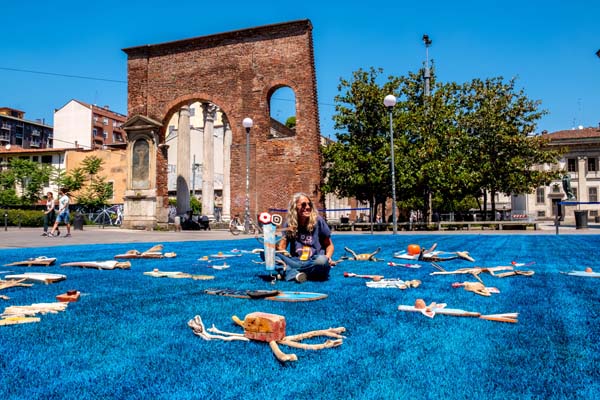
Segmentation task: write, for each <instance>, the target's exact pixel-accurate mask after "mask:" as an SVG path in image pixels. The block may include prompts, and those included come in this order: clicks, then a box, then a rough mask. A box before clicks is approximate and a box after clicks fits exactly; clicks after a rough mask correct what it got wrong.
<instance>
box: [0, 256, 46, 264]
mask: <svg viewBox="0 0 600 400" xmlns="http://www.w3.org/2000/svg"><path fill="white" fill-rule="evenodd" d="M55 262H56V258H55V257H46V256H39V257H35V258H29V259H27V260H25V261H17V262H13V263H10V264H4V266H5V267H12V266H18V265H22V266H25V267H32V266H38V267H47V266H49V265H52V264H54V263H55Z"/></svg>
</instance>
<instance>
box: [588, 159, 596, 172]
mask: <svg viewBox="0 0 600 400" xmlns="http://www.w3.org/2000/svg"><path fill="white" fill-rule="evenodd" d="M588 172H596V159H595V158H593V157H592V158H588Z"/></svg>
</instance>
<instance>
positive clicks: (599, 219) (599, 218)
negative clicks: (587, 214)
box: [594, 215, 600, 223]
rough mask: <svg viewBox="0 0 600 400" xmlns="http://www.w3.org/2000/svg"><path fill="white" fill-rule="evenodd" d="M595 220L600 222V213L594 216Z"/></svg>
mask: <svg viewBox="0 0 600 400" xmlns="http://www.w3.org/2000/svg"><path fill="white" fill-rule="evenodd" d="M594 222H596V223H598V222H600V215H596V216H595V217H594Z"/></svg>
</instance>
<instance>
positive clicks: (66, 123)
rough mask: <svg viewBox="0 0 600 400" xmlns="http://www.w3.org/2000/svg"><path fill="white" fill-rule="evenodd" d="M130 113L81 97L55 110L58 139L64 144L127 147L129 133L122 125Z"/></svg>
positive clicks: (55, 135)
mask: <svg viewBox="0 0 600 400" xmlns="http://www.w3.org/2000/svg"><path fill="white" fill-rule="evenodd" d="M126 120H127V116H125V115H123V114H119V113H117V112H115V111H111V110H110V108H109V107H108V106H104V107H99V106H97V105H94V104H87V103H84V102H82V101H79V100H71V101H69V102H68V103H67V104H65V105H64V106H62V107H61V108H59V109H57V110H55V111H54V141H55V143H56V145H57V146H60V147H67V148H71V147H83V148H84V149H102V148H106V147H118V148H125V147H126V146H127V143H126V133H125V131H124V130H123V129H122V128H121V125H123V123H124V122H125V121H126Z"/></svg>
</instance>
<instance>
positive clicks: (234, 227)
mask: <svg viewBox="0 0 600 400" xmlns="http://www.w3.org/2000/svg"><path fill="white" fill-rule="evenodd" d="M238 225H239V222H238V221H237V220H236V219H232V220H231V222H230V223H229V232H231V234H232V235H236V236H237V235H239V234H240V232H241V231H240V230H239V229H238Z"/></svg>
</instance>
